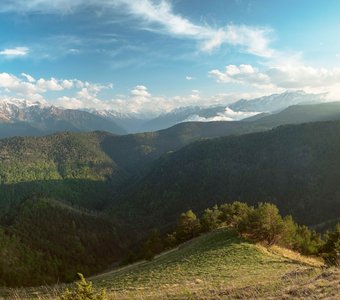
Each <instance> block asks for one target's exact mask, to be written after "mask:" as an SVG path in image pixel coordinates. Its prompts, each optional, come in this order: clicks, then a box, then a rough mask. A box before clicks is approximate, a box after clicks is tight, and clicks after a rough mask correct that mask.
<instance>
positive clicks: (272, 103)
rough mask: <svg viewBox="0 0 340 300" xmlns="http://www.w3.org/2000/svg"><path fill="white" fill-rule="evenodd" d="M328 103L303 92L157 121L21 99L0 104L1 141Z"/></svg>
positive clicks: (183, 110)
mask: <svg viewBox="0 0 340 300" xmlns="http://www.w3.org/2000/svg"><path fill="white" fill-rule="evenodd" d="M323 101H324V95H320V94H319V95H315V94H306V93H304V92H301V91H297V92H286V93H283V94H274V95H271V96H265V97H261V98H256V99H252V100H239V101H237V102H235V103H233V104H230V105H218V106H212V107H200V106H189V107H180V108H177V109H174V110H173V111H171V112H169V113H166V114H162V115H159V116H157V117H156V118H153V117H152V116H148V115H145V114H144V115H141V114H136V113H120V112H116V111H113V110H96V109H87V110H76V109H64V108H59V107H55V106H50V105H47V104H46V103H44V104H42V103H40V102H31V101H27V100H21V99H2V100H1V101H0V138H3V137H10V136H40V135H46V134H51V133H54V132H60V131H74V132H88V131H95V130H100V131H107V132H111V133H114V134H118V135H122V134H126V133H136V132H150V131H158V130H161V129H166V128H169V127H171V126H173V125H176V124H179V123H183V122H212V121H239V120H241V119H245V118H249V117H252V116H255V115H257V114H260V113H275V112H278V111H280V110H282V109H285V108H287V107H289V106H291V105H296V104H308V103H309V104H311V103H320V102H323Z"/></svg>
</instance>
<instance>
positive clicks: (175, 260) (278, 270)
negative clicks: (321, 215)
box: [16, 229, 339, 299]
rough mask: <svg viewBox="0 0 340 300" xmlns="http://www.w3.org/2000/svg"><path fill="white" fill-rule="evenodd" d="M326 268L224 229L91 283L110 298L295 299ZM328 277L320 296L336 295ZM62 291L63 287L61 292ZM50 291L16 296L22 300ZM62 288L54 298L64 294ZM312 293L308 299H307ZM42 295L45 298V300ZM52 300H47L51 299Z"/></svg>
mask: <svg viewBox="0 0 340 300" xmlns="http://www.w3.org/2000/svg"><path fill="white" fill-rule="evenodd" d="M321 265H322V263H321V262H320V261H318V260H316V259H312V258H306V257H303V256H300V255H298V254H296V253H294V252H291V251H288V250H284V249H282V248H279V247H271V248H265V247H263V246H260V245H256V244H250V243H248V242H246V241H244V240H243V239H241V238H239V237H237V236H235V234H234V233H233V232H232V231H229V230H227V229H220V230H217V231H214V232H212V233H209V234H206V235H203V236H200V237H198V238H196V239H194V240H191V241H189V242H187V243H185V244H182V245H180V246H179V248H176V249H173V250H171V251H169V252H165V253H163V254H161V255H159V256H158V257H156V258H155V259H154V260H152V261H149V262H140V263H136V264H133V265H130V266H127V267H124V268H121V269H116V270H113V271H111V272H108V273H103V274H101V275H98V276H95V277H92V278H90V279H91V281H93V283H94V286H95V287H104V288H106V289H107V292H108V295H107V299H197V298H199V299H230V298H233V299H235V298H243V299H246V298H247V299H249V298H261V299H264V298H270V297H272V298H275V299H283V298H284V297H286V298H287V297H288V298H289V297H292V295H294V293H295V292H296V291H297V287H296V286H298V289H299V290H300V292H301V290H302V287H303V286H304V284H306V285H308V284H309V283H310V282H314V281H315V280H319V278H318V276H319V275H320V274H321V273H322V270H321V269H320V266H321ZM329 272H332V276H334V278H332V279H331V280H330V281H329V282H328V278H326V277H322V280H324V281H325V282H326V283H328V288H327V285H326V284H325V283H324V282H323V284H324V287H325V288H324V289H322V290H319V291H318V293H314V296H329V297H330V296H332V295H333V296H334V295H336V293H337V291H338V290H337V288H336V285H334V284H336V283H338V282H339V273H336V272H335V271H334V273H333V271H329ZM61 288H62V287H61ZM32 292H34V293H35V295H37V294H38V295H41V294H44V293H46V290H44V291H43V290H36V289H35V290H34V289H33V290H32V289H29V290H24V291H16V295H17V297H22V298H25V297H28V296H29V295H30V294H31V293H32ZM59 292H60V289H59V288H55V289H49V290H48V293H50V295H51V294H58V293H59ZM306 295H308V294H305V296H306ZM41 296H42V295H41ZM49 297H51V296H47V295H46V294H45V296H42V299H49Z"/></svg>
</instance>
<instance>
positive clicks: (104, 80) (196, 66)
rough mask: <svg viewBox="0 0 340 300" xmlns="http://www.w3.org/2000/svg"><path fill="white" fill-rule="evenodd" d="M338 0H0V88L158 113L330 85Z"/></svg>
mask: <svg viewBox="0 0 340 300" xmlns="http://www.w3.org/2000/svg"><path fill="white" fill-rule="evenodd" d="M339 13H340V1H336V0H327V1H325V0H315V1H310V0H309V1H306V0H299V1H296V0H284V1H283V0H282V1H280V0H277V1H272V0H229V1H226V0H211V1H206V0H173V1H166V0H163V1H162V0H159V1H158V0H154V1H153V0H138V1H137V0H86V1H85V0H73V1H72V2H71V1H68V0H31V1H26V0H2V1H1V3H0V23H1V24H0V66H1V69H0V99H8V98H21V99H29V100H37V101H42V102H44V101H47V102H48V103H52V104H55V105H58V106H64V107H69V108H86V107H94V108H99V109H114V110H119V111H126V112H136V113H155V114H157V113H160V112H166V111H169V110H171V109H173V108H176V107H179V106H187V105H212V104H220V103H221V104H225V103H230V102H232V101H235V100H237V99H239V98H252V97H257V96H261V95H267V94H271V93H278V92H284V91H286V90H305V91H306V92H309V93H327V97H328V98H329V99H331V100H338V99H337V95H338V92H339V91H340V88H339V86H338V82H340V81H339V79H340V69H339V68H340V66H339V64H340V39H339V38H338V37H339V34H338V28H339V26H340V19H339Z"/></svg>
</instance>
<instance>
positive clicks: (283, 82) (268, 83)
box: [209, 63, 340, 100]
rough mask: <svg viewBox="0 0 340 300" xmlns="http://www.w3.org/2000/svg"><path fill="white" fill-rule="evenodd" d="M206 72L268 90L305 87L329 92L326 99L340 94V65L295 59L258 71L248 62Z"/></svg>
mask: <svg viewBox="0 0 340 300" xmlns="http://www.w3.org/2000/svg"><path fill="white" fill-rule="evenodd" d="M209 75H210V77H212V78H214V79H215V80H216V81H217V82H220V83H238V84H243V85H247V86H253V87H255V88H256V89H261V90H263V91H267V92H282V91H284V90H304V91H305V92H309V93H328V98H329V99H336V100H339V98H340V97H339V96H338V95H339V94H340V68H328V69H327V68H315V67H312V66H307V65H304V64H301V63H300V64H299V63H297V64H296V65H276V66H268V67H264V70H262V71H260V70H259V69H257V68H255V67H253V66H251V65H239V66H235V65H228V66H227V67H226V68H225V70H224V71H220V70H212V71H210V72H209Z"/></svg>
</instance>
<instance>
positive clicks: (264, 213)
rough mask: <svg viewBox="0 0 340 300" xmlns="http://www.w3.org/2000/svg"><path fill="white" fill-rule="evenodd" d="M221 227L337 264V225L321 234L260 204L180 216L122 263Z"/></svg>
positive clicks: (238, 204) (147, 256) (339, 260)
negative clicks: (168, 230)
mask: <svg viewBox="0 0 340 300" xmlns="http://www.w3.org/2000/svg"><path fill="white" fill-rule="evenodd" d="M220 227H229V228H231V229H233V230H235V232H236V233H237V234H239V235H241V236H242V237H244V238H246V239H248V240H249V241H251V242H257V243H263V244H265V245H267V246H271V245H274V244H276V245H279V246H282V247H285V248H288V249H291V250H294V251H298V252H300V253H301V254H304V255H315V256H321V257H323V258H324V260H325V262H326V263H327V264H328V265H339V264H340V223H339V224H337V225H336V226H335V228H334V229H333V230H332V231H329V232H326V233H325V234H324V235H321V234H319V233H317V232H316V231H314V230H312V229H310V228H308V227H307V226H305V225H298V224H297V223H296V222H295V221H294V220H293V218H292V216H290V215H288V216H285V217H282V216H281V215H280V213H279V210H278V208H277V207H276V205H274V204H271V203H259V204H258V205H257V206H256V207H254V206H249V205H248V204H246V203H242V202H238V201H236V202H233V203H231V204H222V205H219V206H217V205H215V206H214V207H212V208H207V209H206V210H205V211H204V213H203V214H202V216H201V217H200V218H199V217H198V216H197V215H196V214H195V213H194V212H193V211H192V210H188V211H187V212H184V213H182V214H181V215H180V216H179V218H178V221H177V225H176V229H175V231H174V232H172V233H168V234H166V235H161V234H160V232H159V231H158V230H153V231H152V232H151V233H150V235H149V237H148V239H147V240H146V242H145V243H144V245H143V246H142V248H141V249H140V250H139V251H138V252H137V253H130V254H129V255H128V256H127V258H126V260H125V263H129V262H132V261H135V260H139V259H149V260H150V259H152V258H153V257H154V256H155V255H156V254H158V253H160V252H162V251H164V250H167V249H171V248H173V247H176V246H177V245H179V244H181V243H183V242H185V241H188V240H190V239H192V238H194V237H197V236H198V235H200V234H202V233H207V232H210V231H213V230H215V229H217V228H220Z"/></svg>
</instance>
